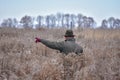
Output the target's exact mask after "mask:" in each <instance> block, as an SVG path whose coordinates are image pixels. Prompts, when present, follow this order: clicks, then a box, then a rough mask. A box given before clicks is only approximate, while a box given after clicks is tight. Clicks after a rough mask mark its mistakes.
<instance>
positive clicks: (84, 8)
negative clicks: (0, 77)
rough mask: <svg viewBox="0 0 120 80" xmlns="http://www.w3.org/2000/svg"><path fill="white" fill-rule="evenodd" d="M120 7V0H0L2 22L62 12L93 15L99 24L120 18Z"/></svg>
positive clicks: (0, 19) (0, 18)
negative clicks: (106, 20)
mask: <svg viewBox="0 0 120 80" xmlns="http://www.w3.org/2000/svg"><path fill="white" fill-rule="evenodd" d="M119 8H120V0H0V22H1V21H2V19H6V18H14V17H15V18H17V19H20V18H21V17H23V16H24V15H26V14H27V15H30V16H34V17H36V16H38V15H43V16H44V15H47V14H52V13H53V14H56V13H57V12H62V13H74V14H78V13H81V14H83V15H86V16H91V17H93V18H94V19H95V20H96V21H97V23H98V25H99V24H100V23H101V21H102V20H103V19H105V18H107V19H108V17H111V16H113V17H115V18H119V19H120V9H119Z"/></svg>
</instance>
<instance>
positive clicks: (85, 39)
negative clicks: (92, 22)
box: [0, 28, 120, 80]
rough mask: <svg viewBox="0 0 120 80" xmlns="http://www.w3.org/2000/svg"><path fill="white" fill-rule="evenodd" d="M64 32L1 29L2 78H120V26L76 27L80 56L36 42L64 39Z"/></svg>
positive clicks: (42, 29)
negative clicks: (39, 40)
mask: <svg viewBox="0 0 120 80" xmlns="http://www.w3.org/2000/svg"><path fill="white" fill-rule="evenodd" d="M65 31H66V29H44V28H41V29H38V30H35V29H16V28H0V80H120V29H74V30H73V31H74V34H75V35H76V36H75V38H76V42H77V43H78V44H79V45H81V46H82V47H83V50H84V52H83V54H81V56H78V55H76V54H74V53H70V54H69V55H67V56H65V55H63V54H61V53H59V52H58V51H56V50H53V49H50V48H47V47H46V46H44V45H43V44H41V43H38V44H36V43H35V42H34V40H35V39H34V38H35V37H40V38H43V39H47V40H51V41H63V40H64V34H65Z"/></svg>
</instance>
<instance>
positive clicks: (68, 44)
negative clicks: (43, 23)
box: [41, 38, 83, 54]
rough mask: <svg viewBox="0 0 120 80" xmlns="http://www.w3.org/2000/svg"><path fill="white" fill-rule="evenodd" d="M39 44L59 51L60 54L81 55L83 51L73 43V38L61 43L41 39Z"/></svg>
mask: <svg viewBox="0 0 120 80" xmlns="http://www.w3.org/2000/svg"><path fill="white" fill-rule="evenodd" d="M41 43H43V44H44V45H46V46H47V47H49V48H52V49H56V50H59V51H60V52H61V53H64V54H68V53H72V52H74V53H76V54H79V53H82V52H83V49H82V47H81V46H79V45H78V44H76V43H75V39H74V38H68V39H66V40H65V41H62V42H51V41H48V40H44V39H41Z"/></svg>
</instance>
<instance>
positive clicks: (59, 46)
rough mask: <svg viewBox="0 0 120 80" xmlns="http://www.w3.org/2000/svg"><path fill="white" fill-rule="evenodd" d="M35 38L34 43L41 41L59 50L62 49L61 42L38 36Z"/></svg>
mask: <svg viewBox="0 0 120 80" xmlns="http://www.w3.org/2000/svg"><path fill="white" fill-rule="evenodd" d="M35 39H36V41H35V42H36V43H38V42H41V43H42V44H44V45H46V46H47V47H49V48H52V49H56V50H60V51H62V49H63V43H62V42H51V41H49V40H45V39H40V38H35Z"/></svg>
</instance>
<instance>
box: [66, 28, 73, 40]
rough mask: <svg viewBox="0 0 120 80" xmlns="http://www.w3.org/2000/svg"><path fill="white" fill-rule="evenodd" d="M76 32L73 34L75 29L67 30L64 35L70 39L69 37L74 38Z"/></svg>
mask: <svg viewBox="0 0 120 80" xmlns="http://www.w3.org/2000/svg"><path fill="white" fill-rule="evenodd" d="M74 36H75V35H74V34H73V31H72V30H70V29H69V30H66V33H65V35H64V37H65V41H67V40H69V39H73V38H74Z"/></svg>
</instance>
